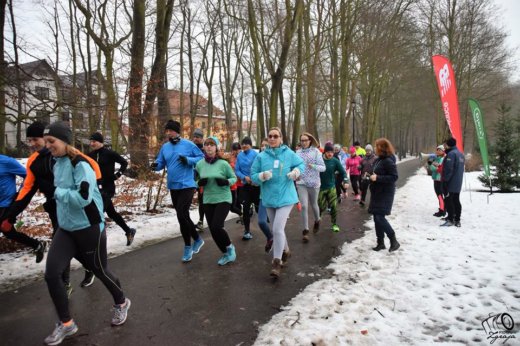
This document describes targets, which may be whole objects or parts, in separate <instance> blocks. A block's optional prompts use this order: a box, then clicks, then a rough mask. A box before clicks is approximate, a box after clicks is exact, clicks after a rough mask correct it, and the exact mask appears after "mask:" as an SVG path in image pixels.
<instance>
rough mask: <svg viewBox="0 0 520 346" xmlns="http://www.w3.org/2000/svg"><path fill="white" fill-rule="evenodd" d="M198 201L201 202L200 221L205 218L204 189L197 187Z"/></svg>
mask: <svg viewBox="0 0 520 346" xmlns="http://www.w3.org/2000/svg"><path fill="white" fill-rule="evenodd" d="M197 201H198V203H199V221H203V220H204V203H203V201H204V190H202V189H201V188H198V189H197Z"/></svg>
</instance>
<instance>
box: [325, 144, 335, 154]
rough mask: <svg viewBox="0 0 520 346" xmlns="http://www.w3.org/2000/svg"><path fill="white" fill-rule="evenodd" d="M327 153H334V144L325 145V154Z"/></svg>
mask: <svg viewBox="0 0 520 346" xmlns="http://www.w3.org/2000/svg"><path fill="white" fill-rule="evenodd" d="M327 151H334V146H333V145H332V143H326V144H325V150H324V152H327Z"/></svg>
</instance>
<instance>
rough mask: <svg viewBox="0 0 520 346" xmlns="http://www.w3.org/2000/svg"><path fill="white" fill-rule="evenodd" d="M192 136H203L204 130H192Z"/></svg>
mask: <svg viewBox="0 0 520 346" xmlns="http://www.w3.org/2000/svg"><path fill="white" fill-rule="evenodd" d="M174 131H175V130H174ZM193 137H198V138H204V132H202V130H201V129H195V131H193Z"/></svg>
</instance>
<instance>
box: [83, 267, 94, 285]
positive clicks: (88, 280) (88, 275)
mask: <svg viewBox="0 0 520 346" xmlns="http://www.w3.org/2000/svg"><path fill="white" fill-rule="evenodd" d="M94 278H95V276H94V273H93V272H91V271H88V270H85V278H84V279H83V281H81V284H80V286H81V287H89V286H91V285H92V284H93V283H94Z"/></svg>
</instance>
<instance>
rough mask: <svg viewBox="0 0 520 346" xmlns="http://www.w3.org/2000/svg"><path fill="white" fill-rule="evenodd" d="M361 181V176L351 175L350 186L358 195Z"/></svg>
mask: <svg viewBox="0 0 520 346" xmlns="http://www.w3.org/2000/svg"><path fill="white" fill-rule="evenodd" d="M360 180H361V176H360V175H350V184H351V185H352V189H353V190H354V193H355V194H356V195H359V182H360Z"/></svg>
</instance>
